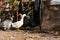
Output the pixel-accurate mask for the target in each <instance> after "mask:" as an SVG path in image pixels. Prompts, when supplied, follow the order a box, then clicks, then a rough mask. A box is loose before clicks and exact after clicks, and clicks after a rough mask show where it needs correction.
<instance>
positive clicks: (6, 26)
mask: <svg viewBox="0 0 60 40" xmlns="http://www.w3.org/2000/svg"><path fill="white" fill-rule="evenodd" d="M11 24H12V21H11V20H4V21H3V22H2V23H1V27H2V28H3V30H4V31H6V30H9V29H10V28H11Z"/></svg>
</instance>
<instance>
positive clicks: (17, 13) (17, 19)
mask: <svg viewBox="0 0 60 40" xmlns="http://www.w3.org/2000/svg"><path fill="white" fill-rule="evenodd" d="M17 21H18V9H17Z"/></svg>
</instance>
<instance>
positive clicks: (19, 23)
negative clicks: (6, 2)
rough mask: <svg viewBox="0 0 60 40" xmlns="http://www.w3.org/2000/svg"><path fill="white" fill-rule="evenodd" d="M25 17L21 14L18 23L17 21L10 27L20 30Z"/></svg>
mask: <svg viewBox="0 0 60 40" xmlns="http://www.w3.org/2000/svg"><path fill="white" fill-rule="evenodd" d="M25 16H26V14H23V15H22V18H21V20H20V21H17V22H15V23H12V27H13V28H20V27H21V26H22V25H23V20H24V17H25Z"/></svg>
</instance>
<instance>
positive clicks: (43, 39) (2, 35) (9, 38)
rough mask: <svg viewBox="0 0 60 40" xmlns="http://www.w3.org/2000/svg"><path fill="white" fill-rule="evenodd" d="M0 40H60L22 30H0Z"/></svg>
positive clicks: (59, 37) (59, 38)
mask: <svg viewBox="0 0 60 40" xmlns="http://www.w3.org/2000/svg"><path fill="white" fill-rule="evenodd" d="M0 40H60V36H54V35H51V34H47V33H30V32H29V31H24V30H20V31H17V30H14V31H12V30H8V31H2V30H0Z"/></svg>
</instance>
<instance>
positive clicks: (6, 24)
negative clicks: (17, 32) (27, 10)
mask: <svg viewBox="0 0 60 40" xmlns="http://www.w3.org/2000/svg"><path fill="white" fill-rule="evenodd" d="M25 16H26V14H23V15H22V18H21V20H19V21H17V22H14V23H13V22H12V20H4V21H3V22H2V23H0V27H2V28H3V29H4V30H8V29H10V28H11V27H13V28H17V29H19V28H20V27H21V26H22V25H23V24H24V22H23V21H24V17H25Z"/></svg>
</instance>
